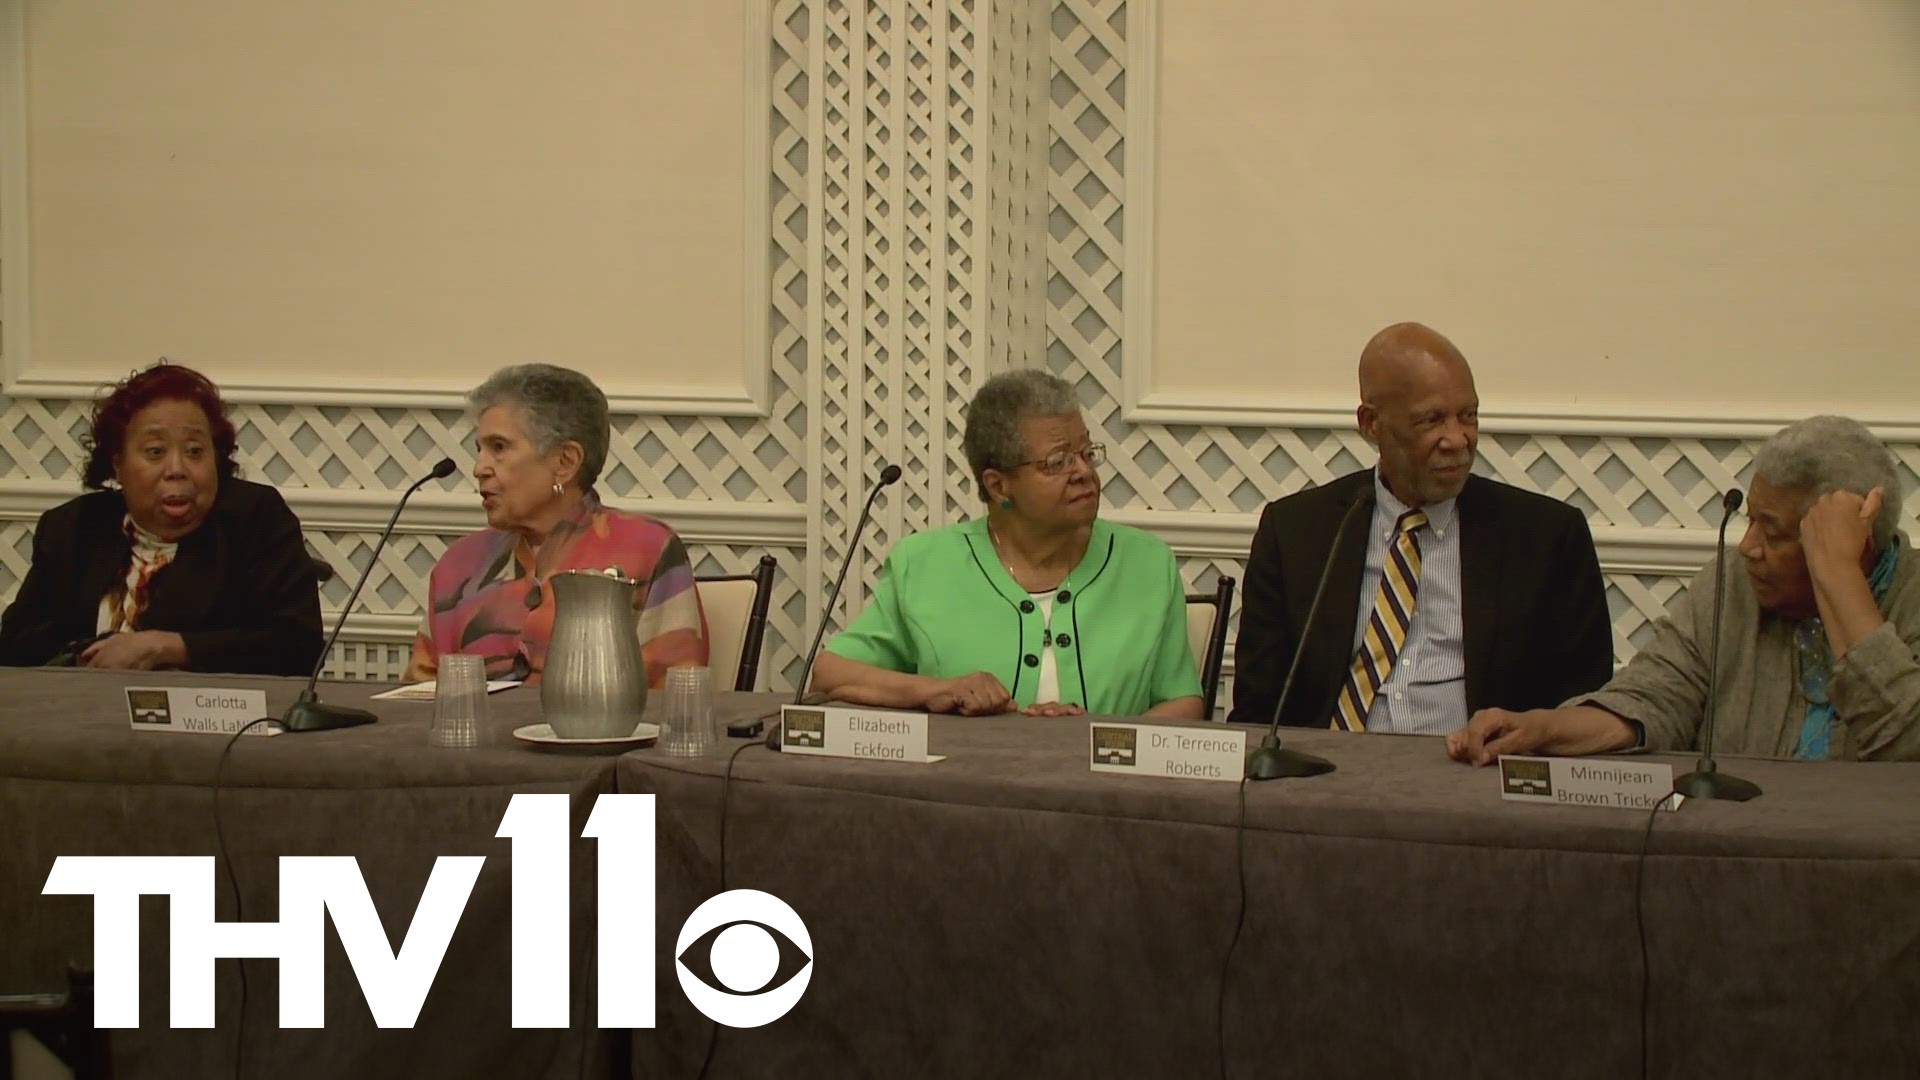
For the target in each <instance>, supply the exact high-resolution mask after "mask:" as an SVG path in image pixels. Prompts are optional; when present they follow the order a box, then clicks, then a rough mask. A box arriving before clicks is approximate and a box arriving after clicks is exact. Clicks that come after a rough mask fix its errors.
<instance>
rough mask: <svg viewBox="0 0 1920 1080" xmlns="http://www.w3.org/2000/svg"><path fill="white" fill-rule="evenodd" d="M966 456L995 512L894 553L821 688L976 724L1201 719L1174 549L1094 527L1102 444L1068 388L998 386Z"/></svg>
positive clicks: (989, 394)
mask: <svg viewBox="0 0 1920 1080" xmlns="http://www.w3.org/2000/svg"><path fill="white" fill-rule="evenodd" d="M963 445H964V447H965V449H966V454H967V464H968V466H969V467H971V468H972V470H973V476H974V481H975V484H976V485H977V487H978V490H979V492H980V494H981V497H982V498H983V499H984V500H985V501H986V504H987V514H986V516H985V517H981V518H975V519H973V520H971V521H967V522H963V523H961V524H959V525H949V526H947V527H946V528H942V529H933V530H929V531H927V532H923V533H916V534H915V535H913V536H909V537H907V538H906V539H904V540H902V541H900V542H899V543H898V544H895V545H894V548H893V551H892V552H891V553H890V554H889V555H888V557H887V564H886V567H885V569H884V570H883V571H882V573H881V578H880V582H879V585H878V587H877V588H876V589H875V591H874V596H873V603H872V604H871V605H869V606H868V607H867V609H866V610H865V611H864V612H862V613H861V614H860V617H859V618H857V619H855V620H854V622H853V625H851V626H849V627H848V628H847V629H846V630H845V631H843V632H842V633H840V634H839V635H838V636H837V637H835V638H834V639H833V641H832V642H831V643H829V644H828V646H827V649H826V651H825V652H823V653H822V654H821V655H820V658H819V660H818V661H817V662H816V664H815V666H814V674H813V689H814V690H816V691H818V692H821V693H825V694H830V695H832V696H833V697H835V698H838V699H840V700H842V701H850V702H854V703H856V704H862V705H877V706H882V707H888V708H899V709H924V710H926V711H928V712H941V713H964V714H966V715H969V716H980V715H987V714H992V713H1003V712H1010V711H1015V710H1019V711H1024V712H1026V713H1027V714H1029V715H1033V716H1072V715H1078V714H1080V713H1083V712H1092V713H1096V714H1100V715H1104V716H1143V715H1146V716H1166V717H1180V718H1185V719H1199V718H1200V676H1199V672H1198V671H1197V670H1196V668H1195V665H1194V660H1193V650H1192V648H1191V647H1190V646H1189V645H1188V643H1187V630H1186V590H1185V585H1184V584H1183V583H1182V581H1181V579H1180V572H1179V568H1178V566H1177V565H1176V564H1175V562H1174V558H1173V552H1172V550H1171V549H1169V548H1168V547H1167V545H1166V544H1165V543H1164V542H1162V541H1161V540H1159V539H1158V538H1156V537H1154V536H1152V535H1150V534H1148V533H1146V532H1142V531H1141V530H1139V529H1135V528H1131V527H1129V526H1126V525H1117V524H1114V523H1113V522H1109V521H1102V520H1100V517H1099V513H1100V476H1099V472H1098V471H1097V470H1098V468H1099V466H1100V464H1101V462H1102V460H1104V448H1103V447H1102V446H1101V445H1100V444H1098V443H1095V442H1092V441H1091V440H1090V438H1089V436H1088V433H1087V425H1086V421H1085V420H1083V419H1082V418H1081V415H1080V407H1079V404H1078V403H1077V402H1076V401H1075V399H1074V396H1073V388H1072V387H1070V386H1068V385H1067V384H1066V383H1065V382H1064V381H1062V380H1060V379H1058V378H1056V377H1054V376H1052V375H1050V374H1047V373H1046V372H1042V371H1014V372H1007V373H1004V374H1001V375H997V376H995V377H994V378H992V379H990V380H989V381H988V382H987V384H986V385H985V386H983V387H981V389H980V392H979V393H978V394H977V395H975V397H974V399H973V404H972V405H971V406H970V407H969V408H968V410H967V430H966V435H965V439H964V443H963Z"/></svg>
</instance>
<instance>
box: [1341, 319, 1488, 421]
mask: <svg viewBox="0 0 1920 1080" xmlns="http://www.w3.org/2000/svg"><path fill="white" fill-rule="evenodd" d="M1436 368H1444V369H1447V373H1448V374H1458V375H1461V376H1463V377H1464V378H1465V379H1466V381H1467V384H1468V385H1469V386H1471V385H1472V384H1473V370H1472V369H1471V368H1469V367H1468V366H1467V358H1466V357H1464V356H1462V355H1460V350H1459V349H1456V348H1454V346H1453V342H1451V341H1448V340H1447V338H1446V335H1445V334H1442V333H1441V332H1440V331H1438V330H1435V329H1434V328H1432V327H1430V326H1424V325H1422V324H1420V323H1417V322H1403V323H1394V324H1393V325H1392V326H1389V327H1387V328H1386V329H1385V330H1382V331H1380V332H1379V333H1377V334H1375V335H1373V338H1372V340H1370V341H1368V342H1367V347H1366V348H1364V349H1361V350H1360V400H1361V401H1362V402H1365V403H1366V404H1369V405H1372V406H1374V407H1375V408H1379V407H1380V405H1381V404H1382V402H1383V401H1392V400H1396V399H1400V398H1404V397H1405V396H1406V394H1407V392H1408V389H1409V387H1410V386H1412V385H1414V384H1417V383H1419V382H1422V381H1424V380H1423V379H1422V376H1425V375H1430V374H1437V372H1436V371H1435V370H1434V369H1436Z"/></svg>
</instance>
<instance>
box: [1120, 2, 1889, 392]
mask: <svg viewBox="0 0 1920 1080" xmlns="http://www.w3.org/2000/svg"><path fill="white" fill-rule="evenodd" d="M1157 7H1158V12H1159V22H1160V25H1159V27H1158V30H1159V35H1160V36H1159V48H1158V52H1157V55H1156V57H1155V59H1157V62H1158V65H1159V75H1158V84H1157V89H1158V95H1157V100H1156V102H1155V104H1156V107H1157V117H1156V118H1152V119H1150V120H1147V121H1144V122H1145V123H1146V124H1147V125H1148V126H1146V127H1144V128H1143V127H1142V126H1141V124H1142V123H1143V118H1141V117H1140V116H1139V115H1138V113H1137V112H1136V113H1135V114H1134V115H1133V116H1132V117H1130V119H1132V120H1133V121H1134V126H1133V127H1131V128H1130V130H1129V137H1130V139H1133V140H1139V139H1142V138H1144V139H1145V141H1146V142H1147V144H1148V147H1147V149H1148V152H1149V158H1150V160H1141V158H1140V157H1139V155H1140V154H1141V148H1140V147H1139V146H1138V145H1133V144H1130V145H1129V153H1128V158H1129V160H1128V164H1129V168H1130V169H1132V170H1134V171H1132V172H1130V173H1129V176H1128V181H1129V185H1130V187H1132V186H1135V185H1138V184H1141V183H1143V182H1145V183H1147V186H1148V188H1149V189H1150V191H1151V196H1152V200H1153V201H1152V216H1151V219H1150V220H1148V221H1142V220H1141V219H1140V217H1139V211H1138V210H1137V209H1136V206H1137V205H1138V204H1137V203H1134V204H1130V205H1129V207H1128V215H1129V216H1128V233H1129V235H1128V242H1129V244H1133V243H1136V242H1139V241H1140V240H1141V239H1144V237H1145V233H1144V231H1143V230H1145V229H1150V230H1151V237H1152V242H1153V248H1154V253H1153V256H1152V258H1151V260H1150V263H1149V265H1148V266H1147V267H1145V270H1146V272H1147V273H1146V275H1145V277H1144V279H1143V280H1142V281H1138V282H1130V283H1129V288H1130V291H1129V294H1128V295H1129V298H1130V299H1131V298H1133V297H1136V296H1143V297H1144V298H1145V299H1146V300H1147V301H1148V302H1150V304H1151V312H1150V315H1151V337H1150V339H1143V338H1140V337H1131V336H1130V340H1129V349H1130V353H1129V363H1130V364H1133V363H1136V362H1137V361H1139V360H1142V359H1146V360H1150V367H1149V368H1145V369H1140V370H1136V371H1134V372H1132V373H1131V375H1132V379H1131V380H1130V381H1132V382H1133V383H1134V385H1133V386H1132V387H1131V390H1132V393H1131V395H1130V396H1132V397H1134V398H1135V399H1136V403H1137V402H1139V401H1144V402H1145V403H1146V404H1147V405H1149V406H1152V405H1154V404H1156V403H1158V404H1164V405H1171V406H1176V407H1177V406H1182V405H1187V406H1199V407H1201V412H1200V414H1199V415H1200V416H1205V415H1206V414H1207V413H1208V411H1209V410H1211V411H1212V412H1213V413H1215V414H1218V415H1219V416H1221V417H1222V418H1229V417H1230V416H1231V414H1232V413H1233V412H1234V411H1236V410H1237V411H1238V412H1239V413H1242V414H1247V418H1248V419H1258V418H1259V416H1260V413H1261V411H1262V410H1285V409H1289V408H1296V407H1299V406H1303V405H1304V406H1324V407H1327V408H1330V409H1336V410H1338V409H1349V408H1351V404H1352V400H1353V393H1354V391H1353V386H1352V381H1353V373H1352V364H1353V361H1354V359H1355V357H1356V356H1357V353H1358V350H1359V347H1360V345H1361V344H1362V343H1363V342H1364V340H1365V339H1366V337H1367V336H1368V334H1369V333H1371V332H1372V331H1373V330H1374V329H1376V328H1378V327H1380V326H1382V325H1385V324H1387V323H1389V322H1392V321H1395V320H1399V319H1407V318H1413V319H1420V320H1423V321H1428V322H1431V323H1432V324H1434V325H1436V326H1438V327H1440V328H1441V329H1443V330H1444V331H1446V332H1447V333H1449V334H1451V335H1452V336H1454V338H1455V340H1456V341H1458V342H1459V343H1460V344H1461V345H1462V347H1463V348H1464V349H1465V350H1466V351H1467V353H1468V355H1469V356H1470V358H1471V359H1472V360H1473V361H1474V363H1475V366H1476V370H1477V373H1478V375H1479V381H1480V389H1481V397H1482V401H1483V402H1484V403H1485V404H1486V407H1487V409H1488V410H1489V411H1490V412H1496V413H1519V414H1527V415H1530V416H1532V417H1544V416H1558V415H1569V414H1571V415H1609V416H1623V417H1636V416H1666V417H1679V418H1689V419H1691V418H1719V417H1770V416H1789V417H1790V416H1797V415H1804V414H1806V413H1808V412H1811V411H1818V410H1837V411H1843V412H1848V413H1852V414H1854V415H1858V416H1861V417H1863V418H1894V419H1903V420H1904V419H1908V418H1910V416H1911V408H1912V402H1913V400H1914V392H1915V390H1916V388H1920V377H1917V376H1916V371H1917V370H1920V355H1916V352H1915V349H1914V345H1913V336H1912V331H1911V328H1910V323H1911V313H1912V312H1913V310H1914V306H1915V302H1916V301H1915V296H1916V293H1915V288H1916V283H1917V282H1920V198H1916V197H1915V196H1916V192H1920V16H1917V15H1916V12H1915V8H1914V6H1913V5H1911V4H1906V3H1889V2H1885V0H1827V2H1823V3H1815V4H1809V3H1805V2H1802V0H1759V2H1755V0H1691V2H1689V3H1684V4H1675V3H1670V2H1667V0H1622V2H1615V3H1604V4H1597V3H1587V4H1566V3H1540V2H1537V0H1461V2H1456V3H1447V4H1438V5H1434V4H1426V3H1419V2H1415V0H1347V2H1343V3H1327V2H1324V0H1209V2H1207V3H1189V2H1186V0H1164V2H1161V3H1159V4H1158V5H1157ZM1146 92H1147V91H1146V89H1145V88H1144V87H1142V88H1140V89H1136V90H1134V91H1133V93H1135V94H1144V93H1146ZM1130 107H1131V106H1130ZM1143 166H1148V167H1150V168H1151V169H1152V170H1153V172H1152V175H1151V178H1150V180H1149V178H1148V177H1146V176H1143V175H1142V173H1141V171H1140V170H1141V169H1142V167H1143ZM1128 269H1129V273H1130V274H1134V273H1137V272H1138V270H1139V268H1136V267H1135V266H1133V265H1130V266H1129V268H1128ZM1136 288H1137V289H1138V290H1139V291H1138V292H1135V291H1131V290H1134V289H1136ZM1139 314H1141V312H1136V311H1130V312H1129V317H1130V319H1132V318H1134V317H1137V316H1138V315H1139ZM1130 325H1135V324H1130ZM1142 342H1144V343H1147V344H1148V347H1149V348H1150V350H1151V354H1150V356H1147V357H1142V356H1140V355H1139V354H1138V353H1137V352H1134V351H1131V350H1135V349H1138V348H1139V345H1138V344H1137V343H1142ZM1142 351H1144V350H1142ZM1249 390H1251V391H1252V392H1251V393H1249Z"/></svg>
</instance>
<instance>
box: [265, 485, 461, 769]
mask: <svg viewBox="0 0 1920 1080" xmlns="http://www.w3.org/2000/svg"><path fill="white" fill-rule="evenodd" d="M453 470H454V464H453V459H452V458H441V459H440V461H439V463H438V464H436V465H434V467H433V471H432V472H430V473H428V474H427V475H425V476H423V477H421V478H420V479H418V480H415V481H414V482H413V486H411V487H409V488H407V490H406V493H405V494H403V495H401V496H400V502H399V504H398V505H396V506H395V507H394V508H393V516H392V517H390V518H388V519H387V527H386V528H385V529H382V530H381V531H380V542H379V543H377V544H375V545H374V546H373V558H371V559H368V560H367V568H366V569H365V570H363V571H361V573H360V580H359V581H357V582H355V583H354V585H353V594H352V595H351V596H348V597H347V605H346V606H345V607H343V608H341V609H340V617H339V618H337V619H335V620H334V623H333V633H331V634H329V635H328V636H327V644H326V646H325V647H324V648H322V649H321V650H320V659H318V660H316V661H314V664H313V675H312V676H310V677H309V678H308V679H307V685H306V688H305V689H303V690H301V691H300V696H299V697H298V698H295V699H294V702H293V704H291V705H289V706H287V711H286V713H285V714H283V715H282V716H281V717H280V727H281V729H282V730H283V731H331V730H333V729H334V728H344V727H358V726H359V725H361V724H371V723H373V722H374V721H375V720H378V719H379V717H377V716H375V715H373V714H372V713H370V712H368V711H367V710H365V709H356V708H354V707H352V706H351V705H328V704H326V703H325V702H323V701H321V700H320V695H319V694H318V693H317V692H316V691H315V690H314V685H315V684H316V683H318V682H319V681H320V669H322V668H324V667H326V665H327V657H328V656H330V655H332V653H333V643H334V642H335V641H337V640H339V638H340V631H341V630H343V629H345V627H346V625H347V615H348V614H349V613H351V612H352V611H353V605H354V602H355V601H356V600H359V599H360V590H361V589H363V588H365V587H366V584H367V579H368V578H370V577H372V576H373V568H374V567H375V566H377V565H379V563H380V553H381V552H382V551H384V550H386V547H387V541H388V540H389V539H391V538H392V536H393V527H394V526H395V525H398V524H399V523H400V511H402V510H404V509H406V508H407V500H408V499H411V498H413V493H414V492H416V491H419V490H420V487H421V485H423V484H425V483H426V482H427V481H429V480H438V479H440V478H441V477H443V476H451V475H453Z"/></svg>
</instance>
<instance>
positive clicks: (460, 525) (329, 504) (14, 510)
mask: <svg viewBox="0 0 1920 1080" xmlns="http://www.w3.org/2000/svg"><path fill="white" fill-rule="evenodd" d="M279 491H280V494H281V495H282V496H283V497H284V498H285V499H286V500H287V505H288V506H290V507H292V508H293V512H294V513H295V514H296V515H298V516H299V518H300V524H301V526H302V527H304V528H306V529H308V530H311V531H315V532H319V531H333V532H375V533H377V532H379V531H380V530H381V529H382V528H385V527H386V524H387V518H388V517H389V516H390V515H391V514H392V513H393V504H394V500H395V499H397V498H398V497H399V493H398V492H394V491H351V490H329V489H324V488H298V487H286V488H280V489H279ZM76 494H78V490H77V487H76V485H75V484H74V483H73V482H72V481H67V480H0V521H34V520H37V519H38V518H39V516H40V515H41V514H42V513H45V512H46V511H47V510H49V509H52V508H53V507H55V506H58V505H60V504H61V503H63V502H66V501H67V500H68V499H71V498H73V497H74V496H75V495H76ZM607 505H609V506H613V507H616V508H619V509H622V510H631V511H634V512H636V513H642V514H648V515H651V516H653V517H656V518H659V519H660V520H662V521H665V522H667V523H668V524H670V525H672V526H673V528H674V531H675V532H677V533H679V534H680V538H681V539H682V540H684V541H686V542H687V543H689V544H726V545H747V546H763V547H795V548H797V547H803V546H805V544H806V542H807V508H806V507H805V506H803V505H801V504H800V503H764V502H715V501H712V500H706V499H645V500H633V499H609V500H607ZM485 527H486V518H485V517H484V515H482V514H481V512H480V504H479V502H478V501H477V500H476V499H475V498H474V496H473V495H472V494H470V493H464V492H457V491H422V492H420V493H418V494H416V495H415V496H414V497H413V499H412V501H411V502H409V503H408V504H407V510H406V513H404V514H402V515H400V523H399V524H398V525H397V526H396V527H395V529H394V532H395V533H397V534H409V535H441V536H458V535H464V534H466V533H469V532H474V531H476V530H479V529H482V528H485Z"/></svg>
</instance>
